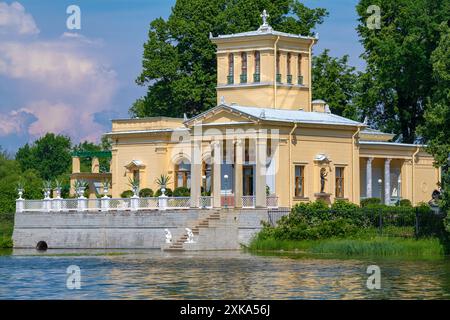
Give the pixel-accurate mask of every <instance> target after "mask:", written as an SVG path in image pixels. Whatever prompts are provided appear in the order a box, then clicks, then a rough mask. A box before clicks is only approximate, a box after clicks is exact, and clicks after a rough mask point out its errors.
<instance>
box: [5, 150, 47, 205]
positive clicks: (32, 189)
mask: <svg viewBox="0 0 450 320" xmlns="http://www.w3.org/2000/svg"><path fill="white" fill-rule="evenodd" d="M19 182H21V183H22V184H23V186H24V189H25V193H24V197H25V198H26V199H39V198H42V179H41V178H40V177H39V175H38V173H37V172H36V171H34V170H26V171H25V172H22V171H21V168H20V165H19V163H18V162H17V161H15V160H14V159H11V158H10V157H8V156H7V155H6V154H5V153H0V190H1V192H0V214H2V213H11V212H15V205H16V203H15V200H16V199H17V197H18V194H17V186H18V183H19Z"/></svg>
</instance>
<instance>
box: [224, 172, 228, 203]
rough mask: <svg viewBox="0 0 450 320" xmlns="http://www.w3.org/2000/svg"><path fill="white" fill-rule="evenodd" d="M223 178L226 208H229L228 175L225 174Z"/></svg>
mask: <svg viewBox="0 0 450 320" xmlns="http://www.w3.org/2000/svg"><path fill="white" fill-rule="evenodd" d="M223 178H224V179H225V209H227V208H228V175H227V174H226V175H224V176H223Z"/></svg>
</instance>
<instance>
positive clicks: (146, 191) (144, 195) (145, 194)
mask: <svg viewBox="0 0 450 320" xmlns="http://www.w3.org/2000/svg"><path fill="white" fill-rule="evenodd" d="M139 197H141V198H150V197H153V190H152V189H150V188H144V189H142V190H141V191H139Z"/></svg>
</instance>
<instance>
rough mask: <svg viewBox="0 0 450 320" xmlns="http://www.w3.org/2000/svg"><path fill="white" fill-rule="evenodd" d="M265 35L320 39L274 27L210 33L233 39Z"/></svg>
mask: <svg viewBox="0 0 450 320" xmlns="http://www.w3.org/2000/svg"><path fill="white" fill-rule="evenodd" d="M264 35H273V36H280V37H288V38H296V39H306V40H317V39H318V38H317V37H308V36H302V35H301V34H293V33H286V32H280V31H275V30H273V29H272V28H267V29H258V30H256V31H248V32H240V33H233V34H225V35H218V36H217V37H213V36H212V35H210V39H232V38H240V37H248V36H264Z"/></svg>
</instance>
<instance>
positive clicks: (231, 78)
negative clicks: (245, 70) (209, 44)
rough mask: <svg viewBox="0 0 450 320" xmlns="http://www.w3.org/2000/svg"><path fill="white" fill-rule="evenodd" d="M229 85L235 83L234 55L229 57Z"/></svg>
mask: <svg viewBox="0 0 450 320" xmlns="http://www.w3.org/2000/svg"><path fill="white" fill-rule="evenodd" d="M227 80H228V84H233V83H234V54H232V53H230V54H229V55H228V79H227Z"/></svg>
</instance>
